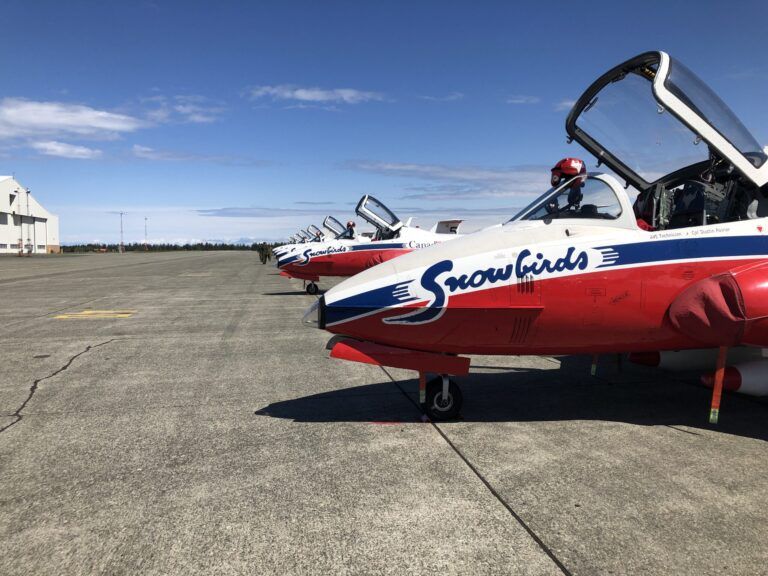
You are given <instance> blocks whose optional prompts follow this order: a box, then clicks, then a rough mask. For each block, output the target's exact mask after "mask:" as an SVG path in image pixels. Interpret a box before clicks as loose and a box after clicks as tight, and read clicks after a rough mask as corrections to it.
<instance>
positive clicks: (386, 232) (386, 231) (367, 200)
mask: <svg viewBox="0 0 768 576" xmlns="http://www.w3.org/2000/svg"><path fill="white" fill-rule="evenodd" d="M355 212H356V213H357V215H358V216H360V217H361V218H362V219H364V220H365V221H366V222H368V223H369V224H371V225H373V226H374V227H375V228H376V234H375V235H374V237H373V240H374V241H376V240H392V239H393V238H397V237H398V236H399V235H400V230H401V228H402V227H403V223H402V222H401V221H400V219H399V218H398V217H397V216H395V214H394V212H392V211H391V210H390V209H389V208H387V207H386V206H385V205H384V204H383V203H381V202H380V201H379V200H377V199H376V198H374V197H373V196H369V195H368V194H366V195H365V196H363V197H362V198H361V199H360V202H358V203H357V208H355Z"/></svg>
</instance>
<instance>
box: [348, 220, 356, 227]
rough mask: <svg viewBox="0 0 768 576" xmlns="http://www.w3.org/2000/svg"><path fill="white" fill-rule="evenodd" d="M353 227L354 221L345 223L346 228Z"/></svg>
mask: <svg viewBox="0 0 768 576" xmlns="http://www.w3.org/2000/svg"><path fill="white" fill-rule="evenodd" d="M354 227H355V221H354V220H350V221H349V222H347V228H354Z"/></svg>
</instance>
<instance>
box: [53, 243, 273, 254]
mask: <svg viewBox="0 0 768 576" xmlns="http://www.w3.org/2000/svg"><path fill="white" fill-rule="evenodd" d="M263 245H264V243H261V242H260V243H257V244H227V243H223V242H196V243H195V244H143V243H132V244H125V245H124V249H125V251H126V252H175V251H184V250H258V249H259V248H260V247H261V246H263ZM266 245H267V246H269V247H270V248H274V247H275V246H277V244H273V243H269V242H267V243H266ZM61 251H62V252H72V253H85V252H119V251H120V245H119V244H72V245H69V246H62V247H61Z"/></svg>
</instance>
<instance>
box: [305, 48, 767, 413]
mask: <svg viewBox="0 0 768 576" xmlns="http://www.w3.org/2000/svg"><path fill="white" fill-rule="evenodd" d="M566 130H567V132H568V135H569V137H570V139H571V140H576V141H577V142H578V143H580V144H581V145H582V146H583V147H584V148H586V149H587V150H588V151H589V152H590V153H591V154H593V155H594V156H595V157H596V158H597V159H598V161H599V163H604V164H606V165H607V166H608V167H609V168H611V169H612V170H613V172H614V173H615V174H617V175H618V176H619V178H621V179H622V180H624V182H621V181H620V180H618V179H617V178H616V177H614V176H611V175H609V174H599V173H590V174H589V175H588V176H581V175H578V176H575V177H573V178H570V179H567V180H566V181H564V182H560V183H558V184H557V185H555V186H554V187H553V188H552V189H550V190H548V191H547V192H546V193H544V194H543V195H542V196H541V197H540V198H538V199H536V200H535V201H534V202H532V203H531V204H530V205H529V206H527V207H526V208H524V209H523V210H522V211H521V212H520V213H519V214H517V215H516V216H515V217H514V218H512V219H511V220H510V221H508V222H507V223H505V224H503V225H499V226H495V227H492V228H490V229H486V230H483V231H480V232H478V233H475V234H471V235H468V236H464V237H462V238H459V239H457V240H455V241H453V242H450V243H446V244H442V245H438V246H432V247H430V248H426V249H424V250H420V251H418V252H414V253H413V254H408V255H405V256H402V257H400V258H397V259H395V260H393V261H391V262H386V263H384V264H381V265H379V266H376V267H375V268H372V269H371V270H367V271H365V272H362V273H360V274H358V275H357V276H355V277H353V278H351V279H348V280H346V281H344V282H342V283H341V284H339V285H337V286H335V287H334V288H332V289H331V290H329V291H328V292H326V293H325V295H324V296H323V297H322V298H320V299H319V301H318V302H317V303H316V304H315V305H314V307H315V308H316V309H317V315H318V325H319V327H320V328H323V329H325V330H327V331H329V332H332V333H334V334H337V335H341V336H344V337H345V338H342V337H340V336H336V337H334V338H333V339H332V340H331V342H330V343H329V347H331V348H332V351H331V356H332V357H335V358H342V359H346V360H352V361H357V362H367V363H372V364H379V365H385V366H394V367H399V368H406V369H413V370H416V371H418V372H419V382H420V398H421V401H422V403H423V404H424V407H425V410H426V412H427V414H428V415H429V416H430V417H432V418H433V419H447V418H453V417H455V416H456V415H457V414H458V412H459V409H460V407H461V403H462V399H461V392H460V390H459V388H458V386H457V385H456V384H455V382H454V381H453V380H451V379H450V378H449V376H448V375H450V374H453V375H464V374H466V373H467V372H468V370H469V366H470V358H469V357H467V356H463V354H516V355H517V354H522V355H525V354H531V355H538V354H541V355H551V354H603V353H623V352H635V353H640V352H651V351H665V350H686V349H697V348H717V349H719V353H718V354H717V370H716V375H717V377H716V378H714V389H715V390H714V393H713V400H712V408H711V411H710V421H711V422H716V421H717V417H718V412H719V402H720V390H721V388H722V381H723V373H724V371H725V370H724V368H725V358H726V353H727V350H728V349H729V348H730V347H733V346H737V345H748V346H755V347H765V346H768V186H766V184H767V183H768V162H767V161H766V160H767V157H766V154H765V152H764V151H763V149H762V147H761V146H760V145H759V144H758V143H757V141H756V140H755V138H754V137H753V136H752V135H751V134H750V132H749V131H748V130H747V129H746V128H745V127H744V125H743V124H742V123H741V122H740V121H739V120H738V118H737V117H736V116H735V115H734V113H733V112H732V111H731V110H730V109H729V108H728V107H727V106H726V105H725V104H724V103H723V102H722V101H721V100H720V98H718V96H717V95H716V94H715V93H714V92H713V91H712V90H711V89H710V88H709V87H708V86H707V85H706V84H704V83H703V82H702V81H701V80H700V79H699V78H698V77H697V76H695V75H694V74H693V73H692V72H691V71H690V70H688V68H686V67H685V66H684V65H683V64H681V63H680V62H679V61H677V60H674V59H673V58H671V57H670V56H669V55H667V54H666V53H664V52H647V53H644V54H640V55H639V56H636V57H635V58H632V59H630V60H628V61H626V62H624V63H622V64H620V65H618V66H616V67H615V68H613V69H611V70H609V71H608V72H607V73H605V74H604V75H603V76H601V77H600V78H598V79H597V80H596V81H595V82H594V83H593V84H592V85H591V86H590V87H589V88H588V89H587V90H586V92H585V93H584V94H583V95H582V96H581V98H580V99H579V100H578V101H577V102H576V104H575V105H574V107H573V109H572V110H571V112H570V114H569V116H568V118H567V121H566ZM629 186H632V187H634V188H635V189H636V191H637V192H639V195H638V197H637V200H636V201H635V203H634V205H633V203H632V202H631V201H630V197H629V195H628V193H627V187H629ZM428 372H429V373H435V374H437V375H438V376H437V377H436V378H434V379H432V380H431V381H430V382H429V383H427V382H426V378H425V374H426V373H428Z"/></svg>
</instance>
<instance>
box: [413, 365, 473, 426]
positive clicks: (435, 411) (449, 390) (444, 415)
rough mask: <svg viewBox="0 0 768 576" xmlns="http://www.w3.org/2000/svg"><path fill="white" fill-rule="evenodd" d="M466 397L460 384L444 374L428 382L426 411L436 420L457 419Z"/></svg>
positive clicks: (425, 395) (425, 399) (425, 400)
mask: <svg viewBox="0 0 768 576" xmlns="http://www.w3.org/2000/svg"><path fill="white" fill-rule="evenodd" d="M463 402H464V399H463V398H462V395H461V389H460V388H459V386H458V384H456V382H454V381H453V380H451V379H450V378H449V377H448V376H447V375H445V374H443V375H440V376H437V377H436V378H433V379H432V380H430V381H429V382H427V384H426V390H425V394H424V400H423V406H424V412H425V413H426V414H427V416H429V417H430V419H432V420H435V421H445V420H455V419H456V418H457V417H458V416H459V413H460V412H461V405H462V404H463Z"/></svg>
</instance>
